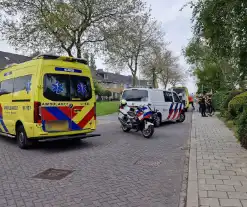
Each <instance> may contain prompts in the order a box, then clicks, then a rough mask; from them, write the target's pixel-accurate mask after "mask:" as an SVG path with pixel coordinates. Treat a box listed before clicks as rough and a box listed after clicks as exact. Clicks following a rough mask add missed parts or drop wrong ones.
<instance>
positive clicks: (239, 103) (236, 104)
mask: <svg viewBox="0 0 247 207" xmlns="http://www.w3.org/2000/svg"><path fill="white" fill-rule="evenodd" d="M246 103H247V92H244V93H241V94H239V95H237V96H235V97H234V98H233V99H232V100H231V101H230V102H229V104H228V111H229V113H230V114H231V116H232V117H233V118H236V117H237V116H239V115H240V114H241V113H242V112H243V111H244V109H245V107H246Z"/></svg>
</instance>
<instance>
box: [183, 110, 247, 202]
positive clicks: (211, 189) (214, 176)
mask: <svg viewBox="0 0 247 207" xmlns="http://www.w3.org/2000/svg"><path fill="white" fill-rule="evenodd" d="M187 193H188V194H187V207H198V206H200V207H206V206H207V207H209V206H210V207H218V206H222V207H223V206H224V207H225V206H227V207H247V151H246V150H245V149H243V148H241V147H240V144H239V143H238V142H237V140H236V138H235V137H234V135H233V133H232V132H231V131H230V130H229V129H228V128H227V127H226V126H225V125H224V123H223V122H222V121H220V120H219V119H218V118H217V117H205V118H202V117H201V116H200V115H199V113H197V112H194V113H193V120H192V132H191V148H190V163H189V178H188V191H187Z"/></svg>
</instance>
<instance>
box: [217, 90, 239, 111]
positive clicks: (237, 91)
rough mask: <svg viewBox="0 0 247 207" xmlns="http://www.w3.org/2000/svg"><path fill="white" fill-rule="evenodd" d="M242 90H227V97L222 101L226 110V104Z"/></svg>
mask: <svg viewBox="0 0 247 207" xmlns="http://www.w3.org/2000/svg"><path fill="white" fill-rule="evenodd" d="M242 92H243V91H241V90H234V91H231V92H229V93H228V96H227V98H226V99H225V100H224V101H223V105H222V107H223V109H226V110H227V109H228V104H229V102H230V101H231V100H232V99H233V98H234V97H235V96H237V95H239V94H241V93H242Z"/></svg>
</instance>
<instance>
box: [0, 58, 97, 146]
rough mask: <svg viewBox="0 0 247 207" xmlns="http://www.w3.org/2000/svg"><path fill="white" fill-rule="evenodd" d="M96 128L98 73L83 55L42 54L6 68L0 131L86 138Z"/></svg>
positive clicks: (25, 137) (24, 140)
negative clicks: (96, 74) (79, 56)
mask: <svg viewBox="0 0 247 207" xmlns="http://www.w3.org/2000/svg"><path fill="white" fill-rule="evenodd" d="M95 129H96V99H95V92H94V85H93V80H92V75H91V71H90V69H89V67H88V66H87V62H86V61H85V60H83V59H78V58H72V57H64V56H54V55H40V56H38V57H36V58H34V59H33V60H31V61H28V62H24V63H21V64H16V65H12V66H10V67H8V68H5V69H3V70H1V72H0V135H3V136H8V137H11V138H16V139H17V143H18V145H19V147H20V148H22V149H24V148H27V147H29V146H30V144H31V143H32V141H53V140H60V139H82V138H87V137H93V136H100V135H99V134H91V133H92V132H94V131H95Z"/></svg>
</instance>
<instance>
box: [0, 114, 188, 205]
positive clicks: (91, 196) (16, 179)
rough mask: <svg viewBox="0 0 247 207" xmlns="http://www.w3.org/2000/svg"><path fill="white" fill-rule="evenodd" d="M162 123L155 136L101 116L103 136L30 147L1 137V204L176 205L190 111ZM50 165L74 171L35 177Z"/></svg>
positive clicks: (100, 131)
mask: <svg viewBox="0 0 247 207" xmlns="http://www.w3.org/2000/svg"><path fill="white" fill-rule="evenodd" d="M186 115H187V118H186V121H185V122H184V123H176V124H164V125H163V126H161V127H160V128H156V129H155V133H154V135H153V137H152V138H151V139H145V138H144V137H143V136H142V135H141V133H140V132H139V133H138V132H137V133H135V132H130V133H124V132H122V131H121V129H120V125H119V123H118V121H117V119H116V116H108V117H100V118H99V125H98V129H97V132H98V133H101V134H102V136H101V137H94V138H89V139H85V140H83V141H81V142H79V143H78V142H54V143H42V144H40V145H38V146H36V147H34V148H33V149H30V150H28V151H25V150H20V149H19V148H18V147H17V146H16V144H15V143H14V141H13V140H9V139H7V138H1V139H0V207H8V206H11V207H12V206H13V207H14V206H18V207H22V206H23V207H24V206H25V207H31V206H35V207H36V206H42V207H51V206H52V207H53V206H62V207H63V206H64V207H67V206H72V207H76V206H85V207H87V206H103V207H107V206H118V207H119V206H140V207H145V206H150V207H156V206H157V207H161V206H162V207H163V206H165V207H178V204H179V193H180V189H181V180H182V174H183V169H184V159H185V151H184V150H183V149H182V148H183V147H184V146H185V145H186V143H187V140H188V138H189V134H190V128H191V113H190V112H188V113H187V114H186ZM49 168H56V169H64V170H72V171H73V172H72V173H71V174H70V175H68V176H67V177H65V178H64V179H62V180H58V181H56V180H52V181H50V180H43V179H38V178H33V176H35V175H37V174H39V173H41V172H42V171H45V170H47V169H49Z"/></svg>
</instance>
